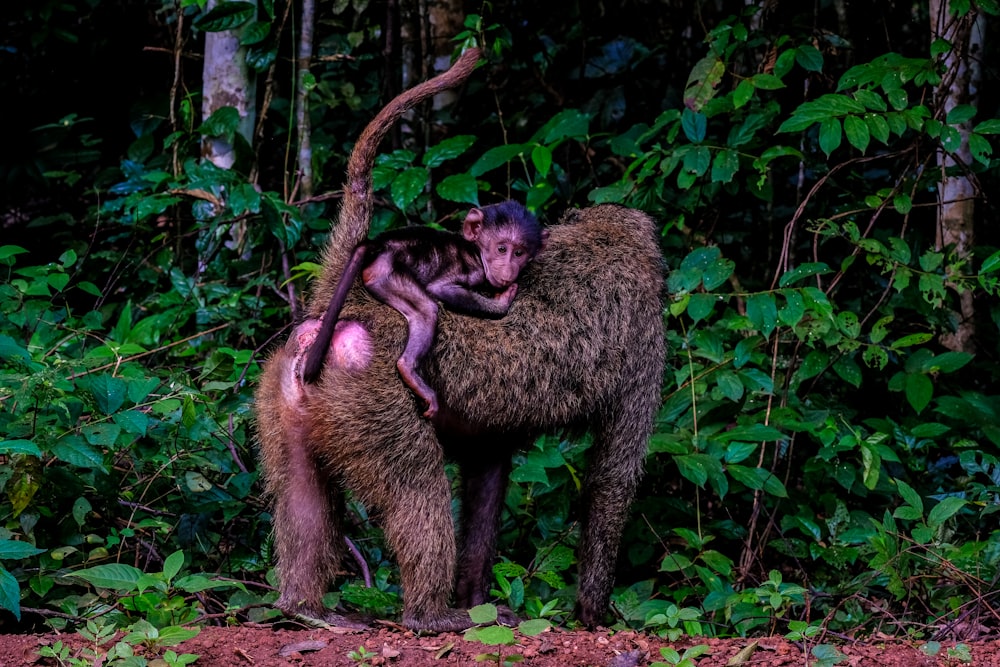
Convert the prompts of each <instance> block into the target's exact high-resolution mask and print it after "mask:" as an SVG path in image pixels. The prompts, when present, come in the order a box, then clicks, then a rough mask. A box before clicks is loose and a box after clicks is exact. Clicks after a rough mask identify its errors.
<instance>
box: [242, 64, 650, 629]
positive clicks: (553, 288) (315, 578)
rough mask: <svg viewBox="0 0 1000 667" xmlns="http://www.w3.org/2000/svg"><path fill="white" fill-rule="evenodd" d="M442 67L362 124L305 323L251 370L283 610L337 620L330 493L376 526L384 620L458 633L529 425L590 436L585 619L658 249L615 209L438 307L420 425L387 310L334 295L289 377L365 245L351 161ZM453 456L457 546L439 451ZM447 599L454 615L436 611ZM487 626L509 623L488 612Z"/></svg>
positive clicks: (334, 507)
mask: <svg viewBox="0 0 1000 667" xmlns="http://www.w3.org/2000/svg"><path fill="white" fill-rule="evenodd" d="M474 61H475V56H469V54H468V53H467V54H466V55H465V56H463V57H462V58H461V59H460V60H459V61H458V62H457V63H456V64H455V66H454V67H453V68H452V69H451V70H449V71H448V72H446V73H445V74H442V75H440V76H438V77H436V78H435V79H432V80H430V81H428V82H427V83H424V84H421V86H418V87H417V88H414V89H412V90H410V91H408V92H406V93H403V94H402V95H401V96H400V97H399V98H397V99H396V100H393V102H391V103H390V104H389V106H387V107H386V108H385V109H383V110H382V112H380V113H379V115H378V116H376V118H375V120H374V121H372V123H371V124H370V125H369V127H368V128H367V129H366V130H365V132H364V133H363V134H362V137H361V139H360V140H359V141H358V144H357V146H356V147H355V150H354V152H353V153H352V155H351V160H350V162H349V165H348V185H347V188H346V190H345V197H344V201H343V203H342V206H341V211H340V218H339V222H338V224H337V226H336V227H335V229H334V230H333V233H332V234H331V236H330V239H329V241H328V242H327V246H326V248H325V249H324V252H323V273H322V275H321V278H320V280H319V281H318V282H317V284H316V286H315V288H314V292H313V294H312V295H311V298H310V302H309V313H310V316H311V317H312V319H310V320H307V321H306V322H303V323H302V324H300V325H299V326H297V327H296V328H295V330H294V331H293V332H292V334H291V336H290V338H289V340H288V342H287V343H286V344H285V346H284V347H283V348H281V349H279V350H277V351H276V352H275V354H274V355H273V356H272V357H271V359H270V360H269V361H268V362H267V364H266V366H265V368H264V371H263V375H262V377H261V382H260V386H259V388H258V390H257V395H256V402H257V404H256V413H257V420H258V430H259V438H260V447H261V466H262V469H263V472H264V478H265V482H266V485H267V490H268V492H269V494H270V496H271V498H272V501H273V503H274V510H273V522H274V531H275V547H276V552H277V561H278V574H279V580H280V590H281V596H280V598H279V599H278V601H277V603H276V604H277V606H278V607H279V608H281V609H283V610H285V611H286V612H292V613H301V614H304V615H308V616H313V617H317V618H322V619H325V620H326V621H328V622H330V623H333V624H351V622H350V621H348V620H347V619H345V618H343V617H342V616H340V615H338V614H335V613H333V612H332V611H330V610H327V609H325V608H324V607H323V604H322V596H323V594H324V593H325V592H326V590H327V587H328V586H329V584H330V583H331V581H332V579H333V577H334V575H335V574H336V572H337V570H338V566H339V563H340V556H341V553H340V549H341V545H342V543H343V542H342V534H341V528H340V522H339V518H340V514H341V511H342V502H343V499H342V489H343V488H345V487H346V488H349V489H351V491H352V492H353V493H354V494H355V496H356V497H357V498H358V499H359V500H361V501H362V502H363V503H365V505H366V506H367V507H368V509H369V511H371V512H372V513H373V514H375V515H376V516H378V517H379V518H380V521H381V524H382V526H383V528H384V531H385V536H386V539H387V541H388V542H389V544H390V546H391V547H392V549H393V550H394V552H395V554H396V557H397V559H398V562H399V568H400V577H401V580H402V587H403V623H404V624H405V625H406V626H407V627H410V628H413V629H415V630H429V631H448V630H460V629H463V628H466V627H468V626H469V625H470V624H471V621H470V619H469V616H468V613H467V612H466V611H465V608H467V607H469V606H473V605H476V604H479V603H481V602H483V601H484V600H485V599H486V596H487V593H488V591H489V583H490V581H491V579H492V577H491V576H490V571H491V564H492V561H493V559H494V557H495V551H496V537H497V528H498V524H499V516H500V510H501V506H502V500H503V496H504V489H505V486H506V480H507V473H508V471H509V469H510V457H511V454H512V452H513V451H515V450H516V449H517V448H520V447H524V446H526V445H527V444H529V443H530V442H531V441H532V439H533V438H535V437H536V436H537V435H538V434H540V433H545V432H552V431H557V430H561V429H566V428H572V429H583V428H586V429H589V430H591V431H592V432H593V435H594V443H593V445H592V447H591V451H590V455H589V462H588V469H587V476H586V480H585V483H584V487H583V490H584V492H583V499H582V503H583V511H582V513H581V517H580V519H581V534H580V540H579V543H578V546H577V558H578V560H579V585H578V593H577V611H576V613H577V616H578V618H579V619H580V620H581V621H583V622H584V623H585V624H587V625H596V624H598V623H600V622H602V621H603V619H604V617H605V614H606V613H607V605H608V598H609V596H610V593H611V587H612V582H613V574H614V567H615V561H616V558H617V554H618V544H619V540H620V538H621V532H622V528H623V525H624V523H625V519H626V517H627V514H628V509H629V505H630V503H631V501H632V498H633V495H634V492H635V489H636V486H637V484H638V482H639V479H640V477H641V475H642V468H643V461H644V459H645V455H646V444H647V439H648V437H649V433H650V429H651V426H652V420H653V416H654V415H655V413H656V410H657V408H658V406H659V404H660V386H661V381H662V372H663V357H664V345H663V319H662V318H663V315H662V303H661V290H662V278H663V276H662V271H663V269H662V259H661V255H660V252H659V248H658V244H657V237H656V230H655V226H654V224H653V221H652V220H651V219H650V218H649V217H648V216H646V215H644V214H643V213H640V212H638V211H634V210H630V209H626V208H622V207H619V206H610V205H606V206H598V207H594V208H590V209H584V210H580V211H572V212H570V213H568V214H567V215H566V216H564V219H563V221H562V222H561V224H557V225H555V226H553V227H551V228H550V236H549V240H548V243H547V244H546V247H545V249H544V250H543V251H542V252H541V253H539V255H538V257H537V258H536V260H535V261H534V262H532V263H531V264H529V265H528V266H527V267H526V268H525V270H524V272H523V273H522V274H521V276H520V278H519V279H518V286H519V287H518V297H517V299H516V301H514V303H513V304H512V306H511V308H510V311H509V312H508V314H507V316H506V317H504V318H503V319H485V318H481V317H474V316H468V315H463V314H460V313H452V312H450V311H447V310H445V311H441V312H440V314H439V321H438V325H437V329H438V330H437V338H436V342H435V345H434V346H433V347H432V349H431V351H430V353H429V354H428V355H427V358H426V360H425V364H424V369H423V370H424V373H425V375H426V377H427V380H428V382H429V384H430V385H431V386H433V387H435V388H436V390H437V394H438V398H439V401H440V412H439V415H438V419H437V420H435V422H433V423H432V422H430V421H428V420H424V419H421V418H420V415H419V413H418V411H417V410H415V409H414V399H413V396H412V394H411V393H410V392H409V391H408V390H407V389H406V388H405V387H404V386H403V384H402V383H400V382H399V381H398V380H396V372H397V371H396V366H395V360H396V359H397V358H398V357H399V356H400V352H401V351H402V350H403V349H404V347H405V345H406V340H407V332H406V326H405V322H404V320H403V318H401V317H399V315H398V314H397V313H395V312H394V311H393V310H392V309H389V308H386V306H385V305H383V304H381V303H378V302H377V301H375V300H374V299H372V298H371V297H370V296H369V295H368V294H367V292H366V291H365V290H362V289H352V290H351V291H350V292H349V293H348V296H347V301H346V304H345V307H344V310H343V313H342V315H341V318H340V319H339V321H338V322H336V324H335V327H334V331H333V338H332V341H331V342H330V344H329V346H327V349H328V353H327V355H328V359H327V362H326V365H325V371H324V373H323V374H322V376H321V377H320V381H319V382H318V383H316V384H313V385H307V384H304V383H303V382H302V379H301V367H302V365H303V363H304V361H305V356H306V350H308V348H309V346H310V345H311V344H312V342H313V340H314V338H315V337H316V335H317V330H318V329H319V328H320V326H321V325H320V322H319V318H320V317H321V316H322V315H323V313H324V311H325V310H326V308H327V305H328V304H329V303H330V302H331V300H332V298H333V294H334V290H335V288H336V284H337V281H338V279H339V278H340V276H341V275H342V274H343V273H344V269H345V267H346V265H347V263H348V261H349V260H350V257H351V255H352V254H353V253H354V250H355V248H356V247H357V246H358V245H359V244H360V243H361V242H362V241H363V240H364V239H365V237H366V236H367V233H368V225H369V220H370V217H371V177H370V173H371V167H372V164H373V161H374V155H375V150H376V147H377V146H378V143H379V141H380V140H381V138H382V136H384V134H385V132H386V131H387V130H388V128H389V126H390V125H391V124H392V122H394V121H395V120H396V119H397V118H398V117H399V115H400V114H401V113H402V112H403V111H404V110H405V109H406V108H408V107H409V106H412V105H413V104H416V103H417V102H419V101H420V100H421V99H424V98H425V97H427V96H429V95H432V94H434V92H436V91H437V90H442V89H444V88H446V87H451V86H455V85H458V84H459V83H461V81H463V80H464V79H465V78H466V77H467V76H468V75H469V73H470V72H471V70H472V67H473V65H474ZM446 456H448V457H451V458H452V459H454V460H455V461H456V462H457V463H458V464H459V466H460V471H461V479H462V490H461V500H462V521H461V524H462V525H461V546H460V547H459V546H457V544H456V537H455V527H454V525H453V524H452V515H451V492H450V485H449V481H448V478H447V476H446V475H445V467H444V459H445V457H446ZM452 591H454V592H455V602H456V604H457V606H458V607H459V608H457V609H455V608H449V598H450V597H451V595H452ZM507 620H511V619H510V618H508V619H507Z"/></svg>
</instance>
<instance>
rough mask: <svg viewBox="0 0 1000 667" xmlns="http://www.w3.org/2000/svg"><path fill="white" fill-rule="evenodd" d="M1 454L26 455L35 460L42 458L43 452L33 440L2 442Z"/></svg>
mask: <svg viewBox="0 0 1000 667" xmlns="http://www.w3.org/2000/svg"><path fill="white" fill-rule="evenodd" d="M0 454H24V455H26V456H34V457H35V458H41V457H42V451H41V450H40V449H38V445H36V444H35V443H33V442H32V441H31V440H4V441H3V442H0Z"/></svg>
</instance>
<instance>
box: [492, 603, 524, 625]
mask: <svg viewBox="0 0 1000 667" xmlns="http://www.w3.org/2000/svg"><path fill="white" fill-rule="evenodd" d="M520 622H521V618H520V617H519V616H518V615H517V614H515V613H514V612H512V611H511V610H510V607H507V606H505V605H501V604H498V605H497V625H506V626H509V627H514V626H516V625H517V624H518V623H520Z"/></svg>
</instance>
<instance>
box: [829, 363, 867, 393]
mask: <svg viewBox="0 0 1000 667" xmlns="http://www.w3.org/2000/svg"><path fill="white" fill-rule="evenodd" d="M833 371H834V372H835V373H836V374H837V375H839V376H840V377H841V379H843V380H844V381H845V382H849V383H850V384H852V385H854V386H855V387H860V386H861V368H859V367H858V364H857V362H856V361H854V359H851V358H850V357H841V358H840V359H838V360H837V361H836V362H835V363H834V364H833Z"/></svg>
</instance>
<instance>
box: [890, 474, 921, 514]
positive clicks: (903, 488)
mask: <svg viewBox="0 0 1000 667" xmlns="http://www.w3.org/2000/svg"><path fill="white" fill-rule="evenodd" d="M895 482H896V488H897V489H899V495H901V496H902V497H903V501H904V502H905V503H906V504H907V505H909V506H911V507H913V508H915V509H916V510H917V512H919V513H920V515H921V517H922V516H923V511H924V499H923V498H921V497H920V494H919V493H917V492H916V490H915V489H914V488H913V487H912V486H910V485H909V484H907V483H906V482H904V481H903V480H901V479H897V480H895ZM921 517H918V518H921Z"/></svg>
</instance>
